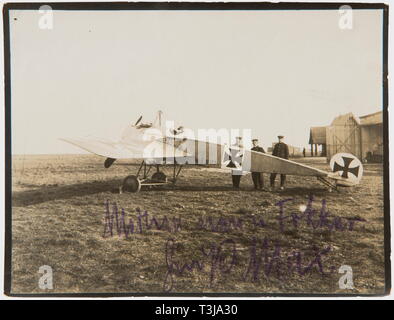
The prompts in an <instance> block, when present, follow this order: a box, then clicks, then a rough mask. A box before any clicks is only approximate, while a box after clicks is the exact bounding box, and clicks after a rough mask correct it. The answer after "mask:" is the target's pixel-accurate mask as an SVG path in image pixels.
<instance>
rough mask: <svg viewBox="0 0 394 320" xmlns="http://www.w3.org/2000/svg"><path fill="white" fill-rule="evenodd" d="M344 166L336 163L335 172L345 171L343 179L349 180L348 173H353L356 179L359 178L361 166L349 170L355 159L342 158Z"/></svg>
mask: <svg viewBox="0 0 394 320" xmlns="http://www.w3.org/2000/svg"><path fill="white" fill-rule="evenodd" d="M342 159H343V163H344V165H343V166H341V165H340V164H338V163H337V162H335V163H334V168H333V171H334V172H337V171H343V173H342V175H341V177H342V178H348V177H349V176H348V173H349V172H350V173H353V174H354V175H355V176H356V177H358V171H359V169H360V166H357V167H354V168H349V166H350V164H351V163H352V162H353V160H354V159H353V158H347V157H342Z"/></svg>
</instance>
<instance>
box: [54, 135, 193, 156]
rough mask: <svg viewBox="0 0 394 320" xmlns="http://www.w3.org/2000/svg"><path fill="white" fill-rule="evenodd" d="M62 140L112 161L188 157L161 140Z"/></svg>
mask: <svg viewBox="0 0 394 320" xmlns="http://www.w3.org/2000/svg"><path fill="white" fill-rule="evenodd" d="M60 140H62V141H65V142H68V143H70V144H72V145H75V146H77V147H79V148H81V149H83V150H85V151H88V152H90V153H93V154H96V155H99V156H102V157H106V158H112V159H142V158H145V159H157V158H159V159H162V158H171V157H172V158H174V157H184V156H185V155H187V154H185V152H183V151H181V150H178V149H176V148H174V147H173V146H171V145H169V144H167V143H164V142H163V141H161V140H153V141H141V140H130V139H129V140H127V141H124V140H121V141H112V140H105V139H101V138H61V139H60Z"/></svg>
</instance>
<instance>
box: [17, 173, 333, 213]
mask: <svg viewBox="0 0 394 320" xmlns="http://www.w3.org/2000/svg"><path fill="white" fill-rule="evenodd" d="M121 183H122V179H111V180H106V181H92V182H86V183H78V184H73V185H64V186H43V187H41V188H38V189H34V190H27V191H17V192H13V194H12V206H13V207H25V206H29V205H36V204H40V203H44V202H48V201H53V200H62V199H71V198H73V197H79V196H89V195H92V194H96V193H101V192H111V193H114V194H118V193H119V188H118V187H119V186H120V185H121ZM157 191H163V192H166V191H176V192H253V193H256V194H261V195H262V196H264V195H268V194H269V193H273V194H277V195H284V196H295V195H302V196H305V195H311V194H313V195H325V194H327V193H328V191H327V189H324V188H301V187H291V188H287V189H285V190H283V191H279V190H276V191H273V192H270V191H260V190H257V191H256V190H254V189H253V188H251V187H241V188H240V189H234V188H233V187H232V186H231V185H217V186H206V185H205V186H204V185H199V186H196V185H192V186H191V185H166V186H161V187H148V186H145V187H143V188H142V190H141V192H157Z"/></svg>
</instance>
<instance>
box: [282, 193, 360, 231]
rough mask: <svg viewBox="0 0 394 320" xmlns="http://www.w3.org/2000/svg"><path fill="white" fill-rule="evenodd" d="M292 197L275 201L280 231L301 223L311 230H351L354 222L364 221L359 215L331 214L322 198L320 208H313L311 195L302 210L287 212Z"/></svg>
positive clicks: (295, 226) (296, 226)
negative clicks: (343, 215) (340, 215)
mask: <svg viewBox="0 0 394 320" xmlns="http://www.w3.org/2000/svg"><path fill="white" fill-rule="evenodd" d="M291 201H293V199H291V198H289V199H284V200H280V201H278V202H277V203H276V206H278V207H279V215H278V217H277V219H278V222H279V230H280V232H284V231H285V226H286V225H287V226H288V225H290V226H292V227H294V228H295V229H297V228H298V227H299V226H300V225H301V224H305V225H306V226H307V227H310V228H312V229H313V230H315V229H318V228H321V229H327V230H329V231H353V230H354V227H355V224H356V222H366V220H365V219H363V218H359V217H338V216H334V215H331V214H330V212H329V211H328V210H327V201H326V200H325V199H323V200H322V204H321V208H320V209H319V210H317V209H315V208H313V202H314V198H313V196H311V197H310V198H309V200H308V203H307V205H306V208H305V210H304V211H303V212H301V213H299V212H295V211H293V212H290V213H289V214H286V213H287V211H286V210H287V207H286V206H287V203H289V202H291Z"/></svg>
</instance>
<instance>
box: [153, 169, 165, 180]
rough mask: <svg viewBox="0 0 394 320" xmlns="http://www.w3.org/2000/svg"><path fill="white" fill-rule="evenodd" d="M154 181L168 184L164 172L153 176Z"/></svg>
mask: <svg viewBox="0 0 394 320" xmlns="http://www.w3.org/2000/svg"><path fill="white" fill-rule="evenodd" d="M152 180H155V181H160V182H166V181H167V176H166V175H165V174H164V173H163V172H161V171H157V172H155V173H154V174H152Z"/></svg>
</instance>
